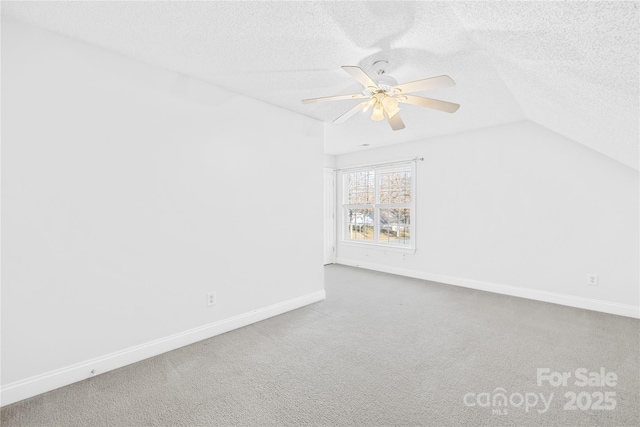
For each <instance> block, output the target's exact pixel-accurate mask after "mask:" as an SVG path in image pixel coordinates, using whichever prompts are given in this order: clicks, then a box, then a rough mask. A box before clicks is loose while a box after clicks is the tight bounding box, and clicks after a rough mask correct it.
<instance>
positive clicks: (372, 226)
mask: <svg viewBox="0 0 640 427" xmlns="http://www.w3.org/2000/svg"><path fill="white" fill-rule="evenodd" d="M414 171H415V166H414V163H409V164H402V165H397V166H393V167H378V168H374V167H371V168H366V169H358V170H352V171H344V172H343V175H342V176H343V180H344V192H343V194H344V203H343V206H344V215H345V224H346V227H345V230H344V233H345V235H344V240H346V241H353V242H362V243H371V244H381V245H387V246H400V247H409V248H413V247H414V241H413V232H412V231H413V227H412V216H414V215H415V196H414V182H413V179H414V176H415V173H414Z"/></svg>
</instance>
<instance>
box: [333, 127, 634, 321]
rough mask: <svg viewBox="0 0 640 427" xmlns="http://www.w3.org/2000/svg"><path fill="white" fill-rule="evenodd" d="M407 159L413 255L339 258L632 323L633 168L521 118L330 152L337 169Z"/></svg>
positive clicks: (345, 249)
mask: <svg viewBox="0 0 640 427" xmlns="http://www.w3.org/2000/svg"><path fill="white" fill-rule="evenodd" d="M416 156H420V157H424V158H425V160H424V161H423V162H418V165H417V168H418V169H417V218H416V227H417V240H416V243H417V251H416V253H415V255H403V254H401V253H392V252H388V253H387V254H386V256H385V254H384V252H383V251H382V250H374V249H365V248H361V247H352V246H346V245H344V244H339V245H338V262H342V263H346V264H351V265H360V266H363V267H368V268H373V269H378V270H383V271H390V272H396V273H400V274H407V275H410V276H415V277H421V278H425V279H430V280H437V281H442V282H445V283H451V284H457V285H462V286H469V287H474V288H478V289H485V290H490V291H494V292H502V293H507V294H511V295H518V296H524V297H528V298H535V299H541V300H545V301H553V302H558V303H562V304H568V305H574V306H579V307H583V308H590V309H597V310H602V311H607V312H612V313H617V314H624V315H630V316H638V300H639V298H640V297H639V292H638V290H639V283H640V282H639V277H638V272H639V252H638V172H637V171H636V170H634V169H631V168H629V167H627V166H624V165H622V164H621V163H618V162H616V161H614V160H612V159H610V158H608V157H605V156H603V155H601V154H599V153H597V152H595V151H592V150H590V149H588V148H585V147H584V146H582V145H580V144H578V143H576V142H574V141H571V140H569V139H566V138H564V137H562V136H560V135H558V134H555V133H553V132H551V131H549V130H547V129H545V128H543V127H541V126H538V125H536V124H534V123H532V122H528V121H525V122H518V123H513V124H509V125H503V126H498V127H493V128H488V129H483V130H478V131H473V132H465V133H460V134H456V135H450V136H446V137H439V138H434V139H430V140H426V141H420V142H415V143H405V144H399V145H394V146H390V147H386V148H379V149H374V150H367V151H361V152H358V153H352V154H346V155H340V156H337V166H338V168H345V167H348V166H350V165H360V164H367V163H376V162H384V161H387V160H393V159H403V158H414V157H416ZM338 187H339V188H340V186H338ZM338 197H339V198H338V200H342V199H341V197H342V195H341V194H339V195H338ZM340 217H341V216H340ZM341 227H342V224H339V230H342V228H341ZM588 273H595V274H598V275H599V281H600V284H599V286H587V284H586V276H587V274H588Z"/></svg>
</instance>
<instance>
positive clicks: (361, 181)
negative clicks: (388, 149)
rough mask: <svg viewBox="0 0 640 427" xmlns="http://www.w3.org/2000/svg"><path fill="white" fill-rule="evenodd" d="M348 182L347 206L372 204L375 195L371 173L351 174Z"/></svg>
mask: <svg viewBox="0 0 640 427" xmlns="http://www.w3.org/2000/svg"><path fill="white" fill-rule="evenodd" d="M348 180H349V181H348V191H349V197H348V199H349V201H348V203H349V204H352V205H353V204H373V202H374V200H373V199H374V198H375V193H376V192H375V182H374V175H373V171H365V172H352V173H350V174H349V176H348Z"/></svg>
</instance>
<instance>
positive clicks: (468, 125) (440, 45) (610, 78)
mask: <svg viewBox="0 0 640 427" xmlns="http://www.w3.org/2000/svg"><path fill="white" fill-rule="evenodd" d="M2 12H3V14H4V15H7V16H10V17H12V18H14V19H17V20H19V21H22V22H26V23H29V24H33V25H37V26H40V27H44V28H47V29H50V30H53V31H56V32H59V33H62V34H65V35H68V36H72V37H74V38H78V39H80V40H84V41H87V42H89V43H93V44H96V45H99V46H102V47H105V48H108V49H111V50H114V51H117V52H120V53H122V54H125V55H127V56H129V57H132V58H136V59H140V60H143V61H146V62H149V63H153V64H157V65H160V66H162V67H165V68H167V69H170V70H174V71H177V72H180V73H182V74H186V75H190V76H193V77H196V78H198V79H201V80H204V81H208V82H211V83H213V84H215V85H218V86H222V87H225V88H228V89H231V90H233V91H236V92H239V93H242V94H246V95H248V96H251V97H254V98H257V99H260V100H263V101H265V102H268V103H270V104H274V105H277V106H280V107H282V108H285V109H287V110H290V111H295V112H297V113H300V114H304V115H306V116H309V117H313V118H315V119H318V120H321V121H324V122H327V124H326V125H325V135H326V138H325V149H326V151H327V152H328V153H330V154H338V153H344V152H349V151H354V150H359V149H362V147H361V145H362V144H363V143H369V144H370V147H376V146H380V145H386V144H393V143H398V142H405V141H413V140H417V139H424V138H428V137H432V136H436V135H443V134H449V133H456V132H461V131H465V130H470V129H475V128H481V127H486V126H493V125H497V124H501V123H508V122H513V121H518V120H523V119H529V120H532V121H534V122H537V123H539V124H541V125H543V126H545V127H547V128H549V129H551V130H553V131H555V132H557V133H559V134H561V135H564V136H567V137H569V138H571V139H574V140H575V141H578V142H580V143H582V144H584V145H586V146H588V147H591V148H593V149H595V150H597V151H600V152H601V153H603V154H605V155H607V156H610V157H612V158H614V159H616V160H618V161H620V162H622V163H625V164H627V165H630V166H632V167H634V168H636V169H637V168H638V139H639V137H638V133H639V130H638V128H639V119H638V117H639V116H640V112H639V108H638V104H639V102H638V99H639V95H638V75H639V68H638V57H639V52H640V51H639V40H638V37H639V36H638V34H639V28H638V27H639V26H638V20H639V17H638V3H637V2H597V1H592V2H427V1H423V2H43V3H36V2H6V1H3V2H2ZM378 59H385V60H388V61H389V62H390V67H389V70H388V73H389V74H390V75H392V76H393V77H395V78H396V80H398V81H399V82H401V83H402V82H406V81H411V80H417V79H421V78H426V77H431V76H436V75H440V74H448V75H450V76H451V77H452V78H453V79H454V80H455V81H456V83H457V86H455V87H453V88H448V89H439V90H434V91H430V92H424V93H421V94H420V95H423V96H429V97H433V98H439V99H444V100H447V101H452V102H456V103H459V104H461V108H460V110H458V112H457V113H455V114H447V113H442V112H439V111H434V110H427V109H423V108H420V107H415V106H411V105H406V106H404V107H403V108H402V111H401V115H402V118H403V120H404V122H405V123H406V126H407V127H406V129H404V130H401V131H398V132H392V131H391V129H390V128H389V126H388V125H387V124H386V123H384V122H372V121H371V120H370V119H369V118H368V117H367V116H365V115H356V116H355V117H353V118H352V119H350V120H349V121H347V122H346V123H343V124H339V125H337V124H332V123H331V121H332V120H333V119H334V118H336V117H338V116H339V115H341V114H342V113H343V112H345V111H347V110H348V109H350V108H351V107H352V106H353V105H354V104H356V103H357V101H338V102H332V103H324V104H312V105H303V104H301V102H300V100H301V99H303V98H310V97H319V96H328V95H334V94H344V93H356V92H359V91H360V90H361V87H360V86H359V85H358V84H357V83H355V82H354V80H353V79H352V78H351V77H350V76H349V75H348V74H346V73H345V72H344V71H342V70H341V69H340V66H341V65H360V66H361V67H363V68H365V69H368V70H369V71H370V67H371V65H372V64H373V62H374V61H375V60H378ZM174 89H175V88H174Z"/></svg>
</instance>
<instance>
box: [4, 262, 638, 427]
mask: <svg viewBox="0 0 640 427" xmlns="http://www.w3.org/2000/svg"><path fill="white" fill-rule="evenodd" d="M325 274H326V289H327V299H326V301H323V302H320V303H316V304H313V305H311V306H307V307H304V308H301V309H299V310H295V311H293V312H289V313H286V314H283V315H281V316H278V317H275V318H272V319H269V320H266V321H263V322H260V323H258V324H254V325H251V326H248V327H245V328H242V329H239V330H236V331H232V332H229V333H227V334H224V335H220V336H217V337H214V338H211V339H208V340H205V341H201V342H199V343H196V344H193V345H190V346H188V347H184V348H181V349H178V350H175V351H172V352H170V353H166V354H163V355H161V356H157V357H154V358H152V359H148V360H145V361H143V362H140V363H137V364H134V365H131V366H127V367H124V368H121V369H118V370H115V371H112V372H108V373H105V374H102V375H99V376H97V377H94V378H91V379H88V380H85V381H83V382H80V383H76V384H73V385H71V386H68V387H64V388H62V389H59V390H55V391H52V392H49V393H45V394H43V395H40V396H37V397H34V398H31V399H27V400H24V401H22V402H18V403H16V404H13V405H10V406H7V407H5V408H3V409H2V414H1V423H2V425H3V426H5V427H8V426H156V425H158V426H207V425H210V426H253V425H256V426H258V425H259V426H305V425H326V426H341V425H357V426H379V425H393V426H404V425H407V426H408V425H411V426H417V425H424V426H516V425H523V426H583V425H584V426H596V425H598V426H638V425H640V393H639V388H640V374H639V366H640V360H639V358H640V321H638V320H635V319H630V318H625V317H619V316H612V315H607V314H602V313H597V312H591V311H586V310H580V309H574V308H569V307H562V306H558V305H553V304H547V303H541V302H536V301H529V300H525V299H519V298H513V297H508V296H502V295H496V294H491V293H485V292H479V291H474V290H469V289H464V288H458V287H454V286H447V285H442V284H437V283H432V282H425V281H421V280H416V279H409V278H403V277H398V276H393V275H388V274H383V273H376V272H372V271H367V270H362V269H357V268H351V267H345V266H339V265H333V266H328V267H326V268H325ZM538 368H540V369H544V368H548V369H549V370H550V371H554V372H569V373H570V374H571V377H570V378H568V381H567V385H566V386H564V385H557V386H555V387H554V386H552V385H550V384H549V381H547V380H543V381H542V383H541V384H540V385H538V382H537V369H538ZM581 368H585V369H586V370H587V371H588V372H592V371H597V372H599V371H600V369H601V368H604V369H605V371H606V372H612V373H614V374H615V375H616V377H617V381H614V380H613V379H612V375H611V374H610V375H609V385H604V386H601V385H595V383H592V384H591V385H589V384H587V385H584V386H582V385H581V383H582V381H581V379H582V376H581V375H580V374H581V371H578V376H577V377H576V370H578V369H581ZM592 376H593V377H594V379H593V380H592V381H594V382H595V381H597V378H595V374H592ZM551 379H552V380H554V379H556V375H553V374H552V375H551ZM576 381H578V384H576ZM614 382H615V385H613V383H614ZM571 393H575V397H576V402H575V403H574V404H572V400H573V399H572V395H571ZM611 393H614V394H611ZM502 396H506V403H505V402H504V400H503V399H502ZM494 398H495V399H494ZM472 405H473V406H472ZM569 407H573V408H575V409H569ZM545 408H546V410H545Z"/></svg>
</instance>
